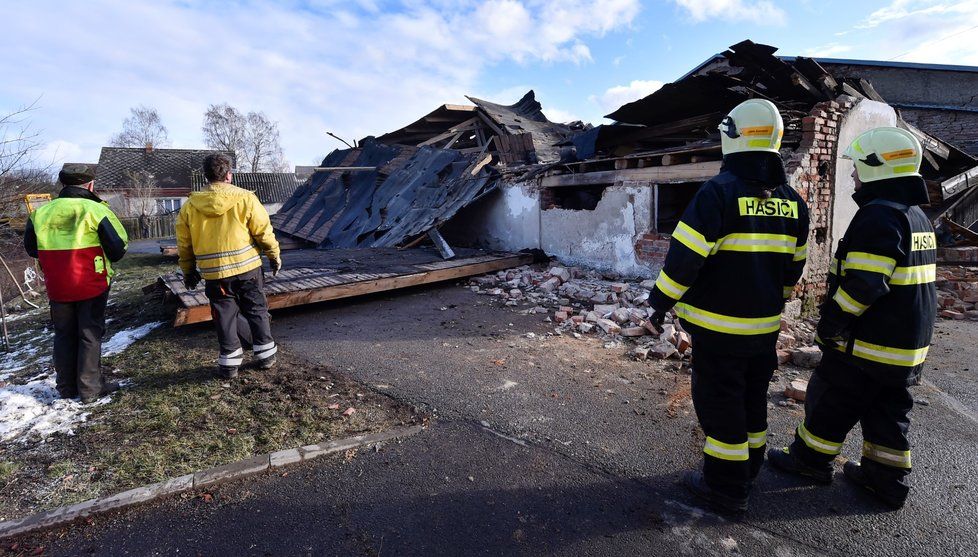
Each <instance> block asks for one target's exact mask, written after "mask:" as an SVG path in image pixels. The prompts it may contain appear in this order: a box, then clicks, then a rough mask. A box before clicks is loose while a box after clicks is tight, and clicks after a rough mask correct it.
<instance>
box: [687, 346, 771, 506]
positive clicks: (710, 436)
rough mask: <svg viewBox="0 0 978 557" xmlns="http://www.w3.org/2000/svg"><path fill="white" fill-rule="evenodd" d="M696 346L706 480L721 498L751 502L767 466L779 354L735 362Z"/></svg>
mask: <svg viewBox="0 0 978 557" xmlns="http://www.w3.org/2000/svg"><path fill="white" fill-rule="evenodd" d="M693 346H695V347H696V348H695V349H694V353H693V385H692V391H693V407H694V408H695V409H696V417H697V418H699V421H700V427H702V428H703V433H704V434H705V435H706V444H705V445H704V447H703V453H704V454H703V476H704V478H705V480H706V483H707V485H709V486H710V487H711V488H713V489H715V490H716V491H718V492H720V493H723V494H725V495H729V496H731V497H747V495H748V493H749V491H750V485H751V482H752V480H753V479H754V477H756V476H757V473H758V472H760V470H761V466H762V465H763V464H764V449H765V445H766V443H767V390H768V385H769V383H770V382H771V376H772V375H773V374H774V370H775V369H777V367H778V358H777V354H776V353H775V352H774V351H773V350H772V351H771V353H769V354H768V353H765V354H761V355H757V356H730V355H728V354H725V353H722V352H714V351H711V350H710V349H709V347H706V346H703V345H702V344H697V342H696V339H695V338H694V339H693Z"/></svg>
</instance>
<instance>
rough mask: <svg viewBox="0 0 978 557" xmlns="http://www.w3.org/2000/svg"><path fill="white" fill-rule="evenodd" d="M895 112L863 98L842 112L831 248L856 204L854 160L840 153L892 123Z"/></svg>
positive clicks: (879, 103) (893, 123) (843, 230)
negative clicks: (854, 198)
mask: <svg viewBox="0 0 978 557" xmlns="http://www.w3.org/2000/svg"><path fill="white" fill-rule="evenodd" d="M896 121H897V116H896V111H895V110H893V107H891V106H890V105H888V104H884V103H881V102H876V101H871V100H869V99H863V100H861V101H859V103H857V104H856V105H855V106H853V107H852V109H851V110H849V112H847V113H846V114H845V116H844V117H843V118H842V121H841V122H840V124H839V141H838V145H839V148H838V152H837V153H836V157H835V168H836V171H835V199H834V201H833V204H832V250H833V251H835V249H836V248H837V247H838V246H839V240H841V239H842V235H843V234H845V232H846V228H848V227H849V223H850V222H852V217H854V216H855V215H856V211H857V210H858V209H859V207H858V206H857V205H856V202H855V201H853V199H852V194H853V193H855V185H856V184H855V182H854V181H853V179H852V169H853V163H852V161H850V160H849V159H844V158H842V154H843V153H845V150H846V149H847V148H848V147H849V144H850V143H852V141H853V140H854V139H856V137H857V136H858V135H859V134H861V133H863V132H865V131H867V130H870V129H873V128H878V127H880V126H895V125H896Z"/></svg>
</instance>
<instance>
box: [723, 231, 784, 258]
mask: <svg viewBox="0 0 978 557" xmlns="http://www.w3.org/2000/svg"><path fill="white" fill-rule="evenodd" d="M797 241H798V239H797V238H795V237H794V236H788V235H785V234H757V233H737V234H728V235H726V236H724V237H723V238H720V239H719V240H718V241H717V244H716V247H715V248H713V251H714V252H717V251H747V252H764V253H789V254H793V253H795V243H796V242H797Z"/></svg>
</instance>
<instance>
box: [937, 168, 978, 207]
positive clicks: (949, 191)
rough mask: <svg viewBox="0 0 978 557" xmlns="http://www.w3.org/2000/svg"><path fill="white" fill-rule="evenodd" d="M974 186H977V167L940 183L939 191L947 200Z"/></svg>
mask: <svg viewBox="0 0 978 557" xmlns="http://www.w3.org/2000/svg"><path fill="white" fill-rule="evenodd" d="M975 185H978V166H976V167H974V168H972V169H970V170H966V171H964V172H962V173H961V174H958V175H957V176H955V177H953V178H949V179H947V180H944V181H943V182H941V191H943V192H944V199H947V198H949V197H951V196H952V195H956V194H958V193H960V192H963V191H964V190H966V189H968V188H970V187H972V186H975Z"/></svg>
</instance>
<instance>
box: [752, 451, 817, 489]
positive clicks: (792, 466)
mask: <svg viewBox="0 0 978 557" xmlns="http://www.w3.org/2000/svg"><path fill="white" fill-rule="evenodd" d="M767 460H768V462H770V463H771V465H772V466H774V467H775V468H777V469H778V470H781V471H782V472H788V473H789V474H795V475H796V476H804V477H806V478H811V479H813V480H815V481H816V482H818V483H820V484H825V485H828V484H830V483H832V465H831V464H829V465H827V466H826V467H825V468H816V467H815V466H810V465H808V464H806V463H805V462H802V460H801V459H800V458H798V457H796V456H795V455H793V454H791V452H790V450H789V449H788V447H784V448H783V449H769V450H768V452H767Z"/></svg>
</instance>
